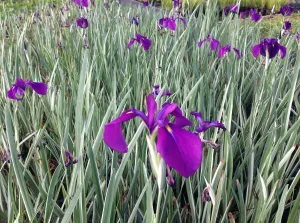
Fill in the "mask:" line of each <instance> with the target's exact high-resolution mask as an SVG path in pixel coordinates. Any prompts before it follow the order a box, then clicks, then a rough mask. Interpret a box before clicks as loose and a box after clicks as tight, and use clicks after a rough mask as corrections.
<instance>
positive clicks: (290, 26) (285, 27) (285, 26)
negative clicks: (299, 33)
mask: <svg viewBox="0 0 300 223" xmlns="http://www.w3.org/2000/svg"><path fill="white" fill-rule="evenodd" d="M282 28H283V29H284V30H290V29H291V28H292V23H290V22H289V21H285V22H284V23H283V27H282Z"/></svg>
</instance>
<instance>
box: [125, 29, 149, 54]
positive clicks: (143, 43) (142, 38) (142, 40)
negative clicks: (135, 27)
mask: <svg viewBox="0 0 300 223" xmlns="http://www.w3.org/2000/svg"><path fill="white" fill-rule="evenodd" d="M135 37H136V38H132V39H131V40H130V41H129V43H128V44H127V48H128V49H129V50H130V47H131V46H132V44H134V42H138V43H139V44H141V46H142V47H143V48H144V50H146V51H147V50H149V48H150V46H151V40H150V39H148V38H147V37H146V36H142V35H141V34H138V33H136V34H135Z"/></svg>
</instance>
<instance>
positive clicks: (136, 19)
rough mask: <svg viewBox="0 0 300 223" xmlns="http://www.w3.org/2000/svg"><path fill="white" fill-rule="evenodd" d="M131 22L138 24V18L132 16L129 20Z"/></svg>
mask: <svg viewBox="0 0 300 223" xmlns="http://www.w3.org/2000/svg"><path fill="white" fill-rule="evenodd" d="M131 22H132V23H133V24H134V25H136V26H139V19H138V18H135V17H133V18H132V20H131Z"/></svg>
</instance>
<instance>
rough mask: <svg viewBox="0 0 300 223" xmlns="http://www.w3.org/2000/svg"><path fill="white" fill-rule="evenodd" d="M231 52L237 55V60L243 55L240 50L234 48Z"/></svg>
mask: <svg viewBox="0 0 300 223" xmlns="http://www.w3.org/2000/svg"><path fill="white" fill-rule="evenodd" d="M233 51H234V52H235V54H236V55H237V58H238V59H240V58H241V57H242V56H243V54H242V52H241V51H240V50H238V49H236V48H233Z"/></svg>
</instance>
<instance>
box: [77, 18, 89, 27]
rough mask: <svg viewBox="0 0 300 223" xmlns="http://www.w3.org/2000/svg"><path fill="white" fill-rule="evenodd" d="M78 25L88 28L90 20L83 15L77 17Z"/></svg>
mask: <svg viewBox="0 0 300 223" xmlns="http://www.w3.org/2000/svg"><path fill="white" fill-rule="evenodd" d="M77 26H79V27H80V28H83V29H86V28H87V27H89V22H88V20H87V19H86V18H84V17H81V18H78V19H77Z"/></svg>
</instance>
